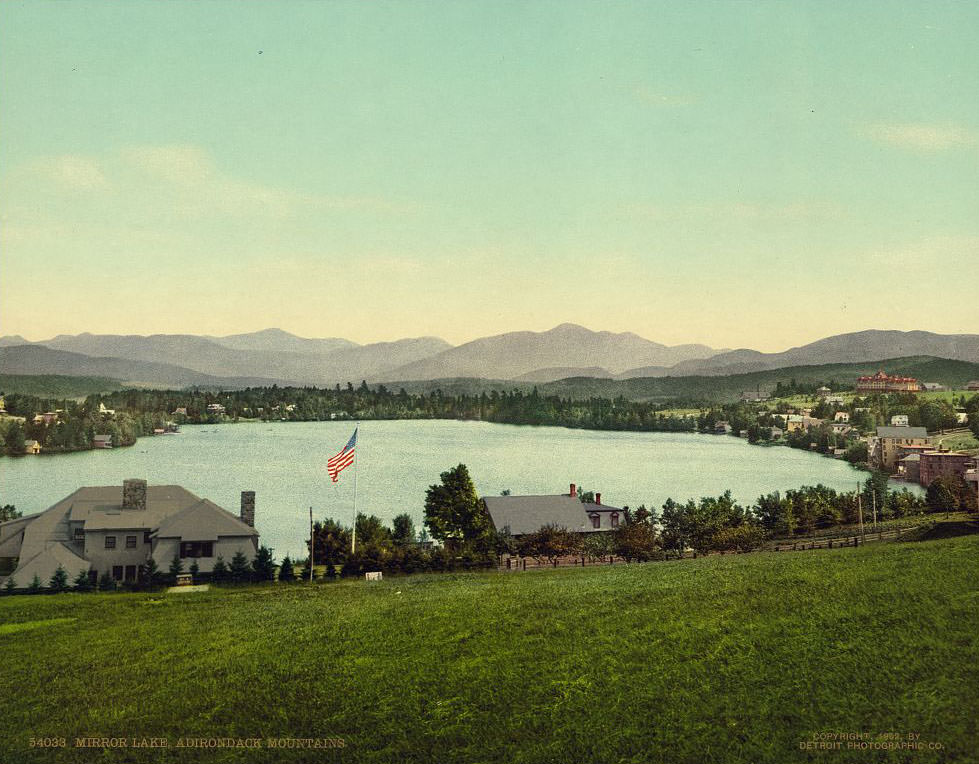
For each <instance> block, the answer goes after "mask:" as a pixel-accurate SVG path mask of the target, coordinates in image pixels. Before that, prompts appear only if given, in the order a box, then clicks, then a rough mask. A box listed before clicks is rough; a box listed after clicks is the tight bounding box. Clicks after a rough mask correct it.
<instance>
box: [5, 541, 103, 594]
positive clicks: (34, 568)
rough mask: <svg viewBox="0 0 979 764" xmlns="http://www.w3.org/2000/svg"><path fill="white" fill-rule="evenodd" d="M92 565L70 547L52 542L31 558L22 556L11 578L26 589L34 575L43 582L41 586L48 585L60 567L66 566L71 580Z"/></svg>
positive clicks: (18, 585)
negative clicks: (27, 558)
mask: <svg viewBox="0 0 979 764" xmlns="http://www.w3.org/2000/svg"><path fill="white" fill-rule="evenodd" d="M90 567H91V565H90V564H89V562H88V560H86V559H85V558H84V557H79V556H78V555H77V554H75V553H74V552H72V551H71V550H70V549H69V548H68V547H66V546H65V545H64V544H61V543H52V544H50V545H49V546H46V547H45V548H44V549H41V550H39V551H38V552H37V554H35V555H34V556H33V557H31V558H30V559H29V560H24V559H23V558H21V562H20V564H19V565H18V566H17V570H15V571H14V572H13V575H12V576H11V578H13V579H14V582H15V583H16V584H17V587H18V588H21V589H24V588H27V587H28V586H30V585H31V583H32V582H33V581H34V576H37V580H38V581H40V582H41V586H47V585H48V583H49V582H50V581H51V576H53V575H54V574H55V571H57V570H58V568H64V569H65V572H66V573H67V574H68V581H69V582H70V581H71V580H72V579H74V578H75V576H77V575H78V574H79V572H81V571H83V570H84V571H87V570H88V569H89V568H90Z"/></svg>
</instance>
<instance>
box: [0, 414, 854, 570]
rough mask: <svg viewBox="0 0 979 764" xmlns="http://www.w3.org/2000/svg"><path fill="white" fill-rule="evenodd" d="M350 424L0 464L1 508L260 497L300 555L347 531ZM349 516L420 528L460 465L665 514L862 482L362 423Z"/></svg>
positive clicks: (623, 450)
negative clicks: (127, 484) (116, 489)
mask: <svg viewBox="0 0 979 764" xmlns="http://www.w3.org/2000/svg"><path fill="white" fill-rule="evenodd" d="M353 428H354V425H353V423H351V422H342V423H341V422H276V423H264V422H261V423H260V422H249V423H238V424H225V425H218V426H215V425H201V426H196V427H193V426H187V427H184V428H183V429H182V431H181V432H180V433H179V434H177V435H161V436H157V437H152V438H141V439H140V440H139V441H138V442H137V443H136V445H134V446H132V447H130V448H118V449H113V450H99V451H81V452H78V453H73V454H57V455H52V456H49V457H45V456H33V457H31V456H27V457H23V458H18V459H10V458H2V459H0V503H2V504H14V505H15V506H16V507H17V508H18V509H19V510H21V511H23V512H24V513H25V514H29V513H33V512H39V511H41V510H43V509H46V508H47V507H49V506H51V505H52V504H54V503H55V502H56V501H58V500H59V499H62V498H64V497H65V496H67V495H68V494H70V493H71V492H72V491H74V490H75V489H77V488H79V487H81V486H86V485H119V486H121V485H122V481H123V480H124V479H125V478H132V477H138V478H145V479H147V480H148V481H149V482H150V483H151V484H176V485H182V486H184V487H185V488H187V489H188V490H190V491H193V492H194V493H195V494H197V495H198V496H201V497H203V498H208V499H211V500H212V501H214V502H216V503H217V504H219V505H220V506H222V507H224V508H226V509H228V510H229V511H231V512H234V513H235V514H237V513H238V508H239V504H240V498H239V497H240V493H241V491H243V490H254V491H256V493H257V496H256V512H255V517H256V520H255V524H256V527H257V528H258V530H259V532H260V533H261V534H262V542H263V543H265V544H266V545H268V546H270V547H272V548H273V549H274V550H275V553H276V557H277V558H280V559H281V557H282V556H283V555H285V554H291V555H293V556H296V555H303V556H304V555H305V544H304V539H306V538H308V537H309V507H313V514H314V517H315V518H317V519H322V518H324V517H334V518H337V519H339V520H341V521H342V522H344V523H345V524H349V523H350V521H351V517H352V513H353V498H354V468H353V467H350V468H348V469H347V470H345V471H344V472H342V473H341V474H340V481H339V482H338V483H335V484H334V483H331V482H330V478H329V475H327V472H326V461H327V459H328V458H329V457H331V456H332V455H333V454H335V453H336V452H337V451H339V450H340V449H341V448H342V447H343V446H344V444H345V443H346V442H347V440H348V439H349V437H350V435H351V433H352V432H353ZM357 454H358V461H359V464H358V466H357V470H358V475H357V509H358V510H359V511H361V512H364V513H368V514H370V513H373V514H376V515H378V516H379V517H381V518H382V519H383V520H385V521H387V522H390V520H391V519H392V518H393V517H394V516H395V515H397V514H400V513H402V512H408V513H410V514H411V515H412V517H414V518H415V523H416V527H418V528H419V529H420V528H421V520H422V515H423V505H424V501H425V489H426V488H427V487H428V486H429V485H431V484H432V483H436V482H438V480H439V474H440V473H441V472H443V471H445V470H446V469H448V468H450V467H453V466H455V465H456V464H459V463H460V462H462V463H464V464H466V465H467V466H468V467H469V471H470V473H471V474H472V476H473V480H474V481H475V483H476V488H477V490H478V491H479V493H480V495H498V494H499V493H500V492H501V491H502V490H504V489H509V490H510V491H511V492H512V493H514V494H557V493H561V492H563V491H566V490H568V484H569V483H572V482H574V483H577V484H578V485H580V486H582V487H583V488H584V489H585V490H589V491H600V492H601V493H602V502H603V503H605V504H612V505H615V506H619V507H621V506H624V505H628V506H630V507H636V506H638V505H639V504H642V503H645V504H646V505H647V506H654V507H657V508H658V507H660V506H661V505H662V504H663V502H664V501H665V500H666V499H667V498H668V497H672V498H674V499H677V500H686V499H688V498H691V497H700V496H707V495H717V494H720V493H722V492H723V491H724V490H725V489H730V490H731V492H732V493H733V495H734V496H735V498H736V499H737V500H738V501H740V502H742V503H748V504H750V503H752V502H754V500H755V499H757V498H758V496H759V495H761V494H763V493H768V492H770V491H775V490H785V489H787V488H797V487H799V486H800V485H814V484H816V483H823V484H824V485H827V486H830V487H831V488H836V489H838V490H853V489H854V488H855V487H856V485H857V482H858V481H860V480H862V479H864V478H865V477H866V474H865V473H862V472H860V471H858V470H855V469H854V468H853V467H851V466H850V465H849V464H847V463H846V462H843V461H839V460H836V459H827V458H826V457H823V456H819V455H817V454H810V453H807V452H804V451H799V450H796V449H790V448H784V447H771V448H765V447H760V446H750V445H748V443H747V441H745V440H742V439H740V438H732V437H730V436H723V435H695V434H689V433H659V432H650V433H634V432H629V433H626V432H600V431H595V430H569V429H564V428H561V427H528V426H516V425H502V424H490V423H487V422H457V421H448V420H427V421H369V422H364V423H362V424H361V426H360V438H359V442H358V447H357Z"/></svg>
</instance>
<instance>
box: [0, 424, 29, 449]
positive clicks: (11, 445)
mask: <svg viewBox="0 0 979 764" xmlns="http://www.w3.org/2000/svg"><path fill="white" fill-rule="evenodd" d="M26 437H27V436H26V435H24V427H23V425H21V423H20V422H14V423H13V424H11V425H9V426H8V427H7V432H6V433H5V434H4V436H3V445H4V448H5V449H6V451H7V454H8V455H10V456H23V455H24V441H25V440H26Z"/></svg>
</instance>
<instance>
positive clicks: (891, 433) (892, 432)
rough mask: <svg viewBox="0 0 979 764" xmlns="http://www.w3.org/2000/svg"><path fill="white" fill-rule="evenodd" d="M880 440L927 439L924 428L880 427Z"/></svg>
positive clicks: (878, 433)
mask: <svg viewBox="0 0 979 764" xmlns="http://www.w3.org/2000/svg"><path fill="white" fill-rule="evenodd" d="M877 437H878V438H927V437H928V430H926V429H925V428H924V427H878V428H877Z"/></svg>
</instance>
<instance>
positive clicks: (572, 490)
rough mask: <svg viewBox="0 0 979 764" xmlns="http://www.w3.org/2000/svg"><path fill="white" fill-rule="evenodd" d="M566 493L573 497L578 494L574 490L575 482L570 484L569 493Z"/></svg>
mask: <svg viewBox="0 0 979 764" xmlns="http://www.w3.org/2000/svg"><path fill="white" fill-rule="evenodd" d="M568 495H569V496H571V498H574V497H575V496H577V495H578V491H576V490H575V484H574V483H572V484H571V493H570V494H568Z"/></svg>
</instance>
